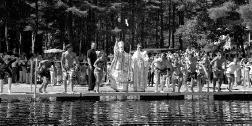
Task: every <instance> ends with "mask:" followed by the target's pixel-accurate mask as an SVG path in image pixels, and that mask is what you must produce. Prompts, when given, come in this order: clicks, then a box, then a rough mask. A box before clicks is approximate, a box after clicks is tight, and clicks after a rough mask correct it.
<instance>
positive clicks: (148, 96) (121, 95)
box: [0, 84, 252, 101]
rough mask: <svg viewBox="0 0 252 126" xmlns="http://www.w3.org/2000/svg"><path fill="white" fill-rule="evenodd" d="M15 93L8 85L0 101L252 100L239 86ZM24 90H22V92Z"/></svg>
mask: <svg viewBox="0 0 252 126" xmlns="http://www.w3.org/2000/svg"><path fill="white" fill-rule="evenodd" d="M12 89H13V91H12V92H13V93H11V94H8V93H7V92H6V91H7V85H5V87H4V92H3V93H0V99H1V100H0V101H5V100H6V101H13V100H14V101H16V100H17V101H19V100H23V99H49V100H51V99H53V100H60V101H68V100H95V101H99V100H102V101H108V100H125V99H134V100H184V99H194V98H195V99H197V98H210V99H214V100H252V89H250V88H246V89H247V90H243V89H244V88H242V87H239V88H237V89H236V90H234V91H232V92H228V91H227V90H223V91H222V92H212V90H210V92H206V89H203V92H181V93H178V92H171V91H170V90H169V89H167V90H165V91H164V92H163V93H161V92H153V90H154V89H153V88H151V87H150V88H147V91H146V92H132V91H129V92H114V91H113V90H112V89H110V88H108V87H101V92H100V93H96V92H88V91H87V87H85V86H84V87H82V86H80V87H75V91H76V92H74V93H61V92H62V91H63V87H62V86H49V87H48V92H49V93H46V94H40V93H36V94H34V93H33V90H34V89H31V88H30V86H29V85H25V84H18V85H13V87H12ZM21 91H22V92H21Z"/></svg>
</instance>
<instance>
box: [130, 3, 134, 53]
mask: <svg viewBox="0 0 252 126" xmlns="http://www.w3.org/2000/svg"><path fill="white" fill-rule="evenodd" d="M134 6H135V2H134V0H133V3H132V25H131V28H132V33H131V34H132V42H131V45H132V47H133V48H134V45H135V41H134V40H135V10H134Z"/></svg>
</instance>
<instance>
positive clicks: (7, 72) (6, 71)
mask: <svg viewBox="0 0 252 126" xmlns="http://www.w3.org/2000/svg"><path fill="white" fill-rule="evenodd" d="M5 76H7V77H12V71H11V70H10V69H3V70H0V79H4V78H5Z"/></svg>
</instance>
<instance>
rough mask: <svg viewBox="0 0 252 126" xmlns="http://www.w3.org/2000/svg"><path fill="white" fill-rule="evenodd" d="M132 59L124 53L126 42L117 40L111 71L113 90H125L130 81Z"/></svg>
mask: <svg viewBox="0 0 252 126" xmlns="http://www.w3.org/2000/svg"><path fill="white" fill-rule="evenodd" d="M130 59H131V56H130V55H129V54H128V53H126V52H125V51H124V42H123V41H118V39H117V40H116V43H115V46H114V59H113V61H112V63H111V69H110V80H111V82H112V88H113V89H115V90H117V91H123V90H125V86H126V83H128V81H129V78H130V77H129V70H130V62H131V60H130Z"/></svg>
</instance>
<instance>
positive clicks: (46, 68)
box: [38, 60, 54, 93]
mask: <svg viewBox="0 0 252 126" xmlns="http://www.w3.org/2000/svg"><path fill="white" fill-rule="evenodd" d="M53 64H54V63H53V62H52V61H49V60H42V61H41V62H40V63H39V67H38V69H39V72H38V74H39V75H40V76H41V78H42V81H43V82H42V85H41V87H40V88H39V93H43V92H44V93H47V91H46V88H47V85H48V84H49V80H50V67H51V66H53ZM42 90H43V91H42Z"/></svg>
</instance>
